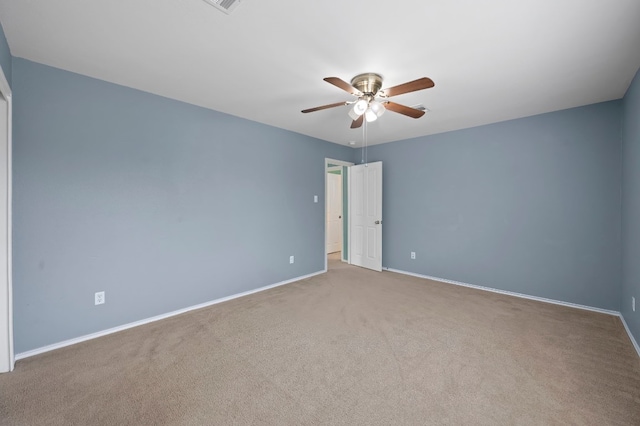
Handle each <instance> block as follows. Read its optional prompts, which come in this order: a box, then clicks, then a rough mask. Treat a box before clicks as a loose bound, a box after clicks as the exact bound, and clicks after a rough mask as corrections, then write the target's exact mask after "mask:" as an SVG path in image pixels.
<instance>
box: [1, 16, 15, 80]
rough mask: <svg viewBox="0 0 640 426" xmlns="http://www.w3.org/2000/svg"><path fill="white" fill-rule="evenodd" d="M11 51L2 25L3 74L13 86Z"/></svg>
mask: <svg viewBox="0 0 640 426" xmlns="http://www.w3.org/2000/svg"><path fill="white" fill-rule="evenodd" d="M11 61H12V57H11V51H10V50H9V44H8V43H7V38H6V37H5V35H4V29H3V28H2V25H0V66H1V67H2V72H3V73H4V76H5V77H6V79H7V81H8V82H9V85H11V71H12V66H11Z"/></svg>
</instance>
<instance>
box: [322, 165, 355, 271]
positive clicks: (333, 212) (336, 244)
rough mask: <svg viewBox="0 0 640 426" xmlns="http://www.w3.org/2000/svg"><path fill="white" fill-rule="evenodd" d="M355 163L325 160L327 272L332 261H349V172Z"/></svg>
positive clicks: (325, 245)
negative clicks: (330, 260)
mask: <svg viewBox="0 0 640 426" xmlns="http://www.w3.org/2000/svg"><path fill="white" fill-rule="evenodd" d="M350 166H353V163H350V162H346V161H340V160H334V159H330V158H325V165H324V170H325V173H324V175H325V185H324V187H325V227H324V229H325V244H324V247H325V270H326V269H327V268H328V265H329V262H328V260H329V258H330V259H332V260H341V261H343V262H348V261H349V232H348V230H349V212H348V205H349V203H348V194H349V191H348V185H349V178H348V173H347V172H348V170H349V167H350Z"/></svg>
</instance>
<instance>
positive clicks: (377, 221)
mask: <svg viewBox="0 0 640 426" xmlns="http://www.w3.org/2000/svg"><path fill="white" fill-rule="evenodd" d="M374 223H375V224H376V225H380V224H381V223H382V221H381V220H376V221H375V222H374Z"/></svg>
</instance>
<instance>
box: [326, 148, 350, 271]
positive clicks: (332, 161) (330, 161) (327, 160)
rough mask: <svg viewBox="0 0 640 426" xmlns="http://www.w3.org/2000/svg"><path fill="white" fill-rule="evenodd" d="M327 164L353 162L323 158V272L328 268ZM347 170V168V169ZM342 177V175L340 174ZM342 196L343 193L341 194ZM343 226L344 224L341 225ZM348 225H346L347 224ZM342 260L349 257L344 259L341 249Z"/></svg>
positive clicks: (341, 164)
mask: <svg viewBox="0 0 640 426" xmlns="http://www.w3.org/2000/svg"><path fill="white" fill-rule="evenodd" d="M329 164H335V165H337V166H345V167H350V166H353V165H354V163H350V162H348V161H342V160H334V159H333V158H325V159H324V206H323V208H324V215H323V217H324V225H323V226H324V245H323V249H322V250H323V252H324V270H325V272H326V271H328V270H329V261H328V260H327V233H328V230H327V195H328V192H327V173H328V172H329ZM347 171H348V170H347ZM342 179H344V176H342ZM342 195H343V197H344V195H345V194H342ZM346 195H347V199H348V198H349V188H348V187H347V194H346ZM342 213H343V214H342V217H344V216H345V215H344V203H342ZM343 226H344V225H343ZM347 226H348V225H347ZM342 244H343V247H344V241H343V242H342ZM342 256H343V257H342V261H343V262H348V261H349V259H345V258H344V250H342Z"/></svg>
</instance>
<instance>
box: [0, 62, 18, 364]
mask: <svg viewBox="0 0 640 426" xmlns="http://www.w3.org/2000/svg"><path fill="white" fill-rule="evenodd" d="M0 93H1V94H2V98H4V100H3V101H2V100H0V102H6V104H7V105H6V108H7V113H6V120H7V129H6V132H3V133H4V134H1V135H0V138H1V139H0V140H3V142H5V141H6V146H7V148H6V152H5V153H4V154H6V156H7V164H6V166H7V171H6V173H7V176H6V178H7V179H6V182H7V187H6V188H0V191H1V192H3V193H2V196H4V197H6V202H7V210H6V211H0V226H3V227H5V226H6V228H7V229H6V231H7V232H6V236H7V240H6V241H0V244H2V245H3V246H5V249H6V259H3V260H6V262H7V274H6V276H5V277H0V291H2V292H3V293H5V294H6V296H7V304H6V305H4V304H2V306H0V315H2V316H6V318H7V325H8V330H7V331H8V341H1V342H0V357H6V356H7V355H8V358H9V359H8V361H9V370H8V371H13V368H14V365H15V354H14V347H13V272H12V249H13V247H12V239H13V238H12V218H11V210H12V193H11V188H12V175H13V172H12V133H13V131H12V121H13V120H12V116H13V103H12V93H11V86H10V85H9V82H8V81H7V78H6V76H5V75H4V71H3V70H2V68H1V67H0ZM3 119H4V118H3ZM5 191H6V192H5ZM7 352H8V354H7ZM2 372H5V371H0V373H2Z"/></svg>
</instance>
